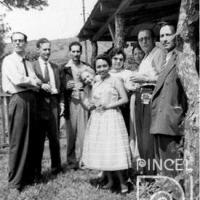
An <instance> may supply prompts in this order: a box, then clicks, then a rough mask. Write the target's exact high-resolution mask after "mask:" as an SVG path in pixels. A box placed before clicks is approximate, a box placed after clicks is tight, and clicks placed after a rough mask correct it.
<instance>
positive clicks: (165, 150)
mask: <svg viewBox="0 0 200 200" xmlns="http://www.w3.org/2000/svg"><path fill="white" fill-rule="evenodd" d="M182 145H183V144H182V136H171V135H163V134H155V135H154V151H155V157H156V160H157V163H159V167H157V172H158V173H160V174H161V175H164V176H170V177H175V176H176V175H177V174H178V172H180V171H181V170H182V169H183V160H182V159H183V156H182V155H183V154H182V152H181V147H182Z"/></svg>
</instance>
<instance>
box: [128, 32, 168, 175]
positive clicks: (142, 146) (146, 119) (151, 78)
mask: <svg viewBox="0 0 200 200" xmlns="http://www.w3.org/2000/svg"><path fill="white" fill-rule="evenodd" d="M138 42H139V45H140V47H141V49H142V50H143V51H144V53H145V56H144V58H143V59H142V61H141V63H140V65H139V69H138V72H136V73H135V74H134V75H133V77H132V80H133V81H135V82H138V83H139V84H140V87H139V88H138V89H137V91H136V104H135V113H136V132H137V139H138V149H139V154H140V157H141V158H142V159H144V160H146V162H148V163H150V165H149V166H146V167H144V168H143V173H144V174H148V175H151V174H153V173H154V170H153V168H152V161H153V158H154V150H153V148H152V147H153V144H154V142H153V136H152V135H150V123H151V113H150V111H151V102H150V99H151V94H152V92H153V89H154V84H155V83H156V81H157V78H158V75H159V73H160V71H161V67H162V65H163V63H164V60H165V52H164V51H163V50H162V49H161V48H158V47H157V46H155V35H154V32H153V31H152V30H151V29H141V30H140V31H139V32H138Z"/></svg>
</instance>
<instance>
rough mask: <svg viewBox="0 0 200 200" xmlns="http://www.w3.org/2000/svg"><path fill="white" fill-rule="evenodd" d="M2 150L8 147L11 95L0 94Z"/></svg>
mask: <svg viewBox="0 0 200 200" xmlns="http://www.w3.org/2000/svg"><path fill="white" fill-rule="evenodd" d="M0 97H1V99H0V110H1V112H0V118H1V119H0V148H3V147H6V146H8V103H9V99H10V95H8V94H5V93H0Z"/></svg>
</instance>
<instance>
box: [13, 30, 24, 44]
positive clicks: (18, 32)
mask: <svg viewBox="0 0 200 200" xmlns="http://www.w3.org/2000/svg"><path fill="white" fill-rule="evenodd" d="M15 34H21V35H23V36H24V42H25V43H27V40H28V36H27V35H26V34H25V33H22V32H20V31H17V32H13V33H12V35H11V41H13V36H14V35H15Z"/></svg>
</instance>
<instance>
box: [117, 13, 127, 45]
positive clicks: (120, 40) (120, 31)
mask: <svg viewBox="0 0 200 200" xmlns="http://www.w3.org/2000/svg"><path fill="white" fill-rule="evenodd" d="M124 35H125V34H124V19H123V17H122V16H121V15H116V16H115V47H117V48H123V47H124Z"/></svg>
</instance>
